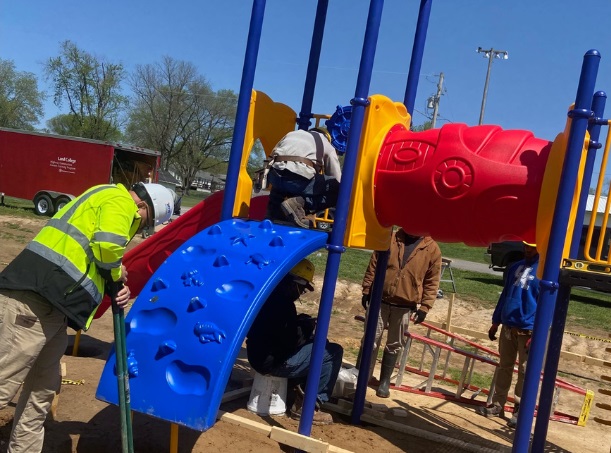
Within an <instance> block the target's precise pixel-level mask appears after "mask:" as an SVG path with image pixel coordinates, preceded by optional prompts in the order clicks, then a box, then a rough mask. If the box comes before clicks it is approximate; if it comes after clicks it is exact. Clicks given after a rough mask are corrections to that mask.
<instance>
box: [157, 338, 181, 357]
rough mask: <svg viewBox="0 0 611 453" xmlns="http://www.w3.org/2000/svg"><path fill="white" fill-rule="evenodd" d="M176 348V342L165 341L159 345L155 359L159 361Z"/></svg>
mask: <svg viewBox="0 0 611 453" xmlns="http://www.w3.org/2000/svg"><path fill="white" fill-rule="evenodd" d="M177 348H178V346H177V345H176V342H175V341H173V340H166V341H164V342H163V343H161V344H160V345H159V349H157V354H156V355H155V359H156V360H159V359H161V358H162V357H165V356H167V355H170V354H172V353H173V352H174V351H176V349H177Z"/></svg>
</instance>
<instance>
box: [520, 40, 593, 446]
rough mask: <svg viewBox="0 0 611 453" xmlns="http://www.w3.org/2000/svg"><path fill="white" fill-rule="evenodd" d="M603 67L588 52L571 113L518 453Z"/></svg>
mask: <svg viewBox="0 0 611 453" xmlns="http://www.w3.org/2000/svg"><path fill="white" fill-rule="evenodd" d="M599 63H600V54H599V53H598V51H597V50H589V51H588V52H586V54H585V56H584V59H583V65H582V68H581V75H580V78H579V86H578V88H577V96H576V98H575V108H574V109H573V110H571V111H570V112H569V115H570V116H571V117H572V119H573V121H572V124H571V129H570V131H569V138H568V144H567V152H566V156H565V158H564V164H563V166H562V175H561V178H560V187H559V188H558V198H557V199H556V206H555V209H554V218H553V220H552V228H551V231H550V239H549V245H548V249H547V253H546V257H545V265H544V268H543V278H542V279H541V283H540V285H541V293H540V294H539V299H538V301H537V312H536V315H535V325H534V329H533V336H532V342H531V346H530V352H529V354H528V363H527V366H526V375H525V378H524V390H523V393H522V400H521V404H520V413H519V415H518V425H517V427H516V434H515V438H514V442H513V450H512V451H513V452H515V453H522V452H526V451H528V450H529V448H528V447H529V443H530V431H531V428H532V422H533V417H534V411H535V405H536V400H537V392H538V389H539V379H540V376H541V368H542V365H543V357H544V355H545V345H546V342H547V334H548V330H549V328H550V324H551V321H552V314H553V312H554V305H555V298H556V290H557V289H558V275H559V271H560V261H561V259H562V250H563V246H564V243H565V240H566V228H567V225H568V222H569V217H570V210H571V204H572V199H573V193H574V191H575V184H576V182H577V171H578V168H579V161H580V159H581V150H582V148H583V140H584V137H585V133H586V129H587V127H588V120H589V118H590V116H591V115H592V111H591V110H590V108H591V102H592V94H593V93H594V84H595V83H596V75H597V72H598V65H599Z"/></svg>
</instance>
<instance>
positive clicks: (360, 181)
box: [344, 94, 411, 250]
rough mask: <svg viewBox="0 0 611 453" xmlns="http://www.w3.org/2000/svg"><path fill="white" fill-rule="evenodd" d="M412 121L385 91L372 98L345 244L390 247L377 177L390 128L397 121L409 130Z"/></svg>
mask: <svg viewBox="0 0 611 453" xmlns="http://www.w3.org/2000/svg"><path fill="white" fill-rule="evenodd" d="M410 122H411V117H410V115H409V113H407V109H406V108H405V106H404V105H403V104H402V103H401V102H393V101H392V100H391V99H389V98H387V97H386V96H383V95H381V94H374V95H372V96H370V97H369V106H368V107H367V109H366V110H365V118H364V121H363V131H362V133H361V143H360V145H359V157H358V160H357V163H356V169H355V175H354V184H353V185H352V194H351V197H350V208H349V211H348V219H347V225H346V234H345V236H344V245H345V246H347V247H355V248H366V249H371V250H386V249H388V247H389V246H390V232H391V228H390V227H383V226H382V225H380V224H379V223H378V219H377V217H376V213H375V206H374V204H373V202H374V197H373V194H374V176H375V170H376V164H377V160H378V155H379V153H380V149H381V148H382V144H383V143H384V139H385V138H386V135H387V134H388V131H389V130H390V129H391V128H392V127H393V126H395V125H397V124H400V125H402V126H404V127H405V128H407V129H409V125H410Z"/></svg>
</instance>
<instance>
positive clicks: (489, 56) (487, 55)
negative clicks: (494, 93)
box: [476, 47, 509, 125]
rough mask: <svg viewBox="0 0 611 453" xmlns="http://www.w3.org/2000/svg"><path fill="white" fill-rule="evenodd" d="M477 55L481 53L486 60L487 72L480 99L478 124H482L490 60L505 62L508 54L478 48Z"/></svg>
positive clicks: (490, 67) (490, 66)
mask: <svg viewBox="0 0 611 453" xmlns="http://www.w3.org/2000/svg"><path fill="white" fill-rule="evenodd" d="M476 52H477V53H483V54H484V58H487V59H488V71H487V72H486V83H484V95H483V97H482V108H481V109H480V112H479V123H478V124H480V125H481V124H482V123H483V122H484V109H485V108H486V97H487V96H488V82H489V81H490V70H491V69H492V59H493V58H501V59H503V60H507V59H508V58H509V54H508V53H507V51H506V50H496V49H487V50H486V49H482V48H481V47H478V48H477V50H476Z"/></svg>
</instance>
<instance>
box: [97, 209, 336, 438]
mask: <svg viewBox="0 0 611 453" xmlns="http://www.w3.org/2000/svg"><path fill="white" fill-rule="evenodd" d="M327 238H328V236H327V234H326V233H323V232H321V231H311V230H304V229H299V228H295V227H290V226H284V225H276V224H274V223H272V222H270V221H269V220H264V221H263V222H257V221H252V220H240V219H231V220H226V221H223V222H220V223H217V224H215V225H213V226H211V227H209V228H207V229H205V230H203V231H201V232H200V233H198V234H197V235H195V236H193V237H192V238H191V239H189V240H188V241H186V242H185V243H184V244H183V245H182V246H181V247H180V248H179V249H177V250H176V251H175V252H174V253H173V254H172V255H171V256H170V257H169V258H168V259H167V260H166V261H165V262H164V263H163V264H162V265H161V266H160V267H159V269H158V270H157V272H155V273H154V274H153V276H152V277H151V279H150V280H149V282H148V283H147V284H146V286H145V287H144V289H143V290H142V292H141V293H140V295H139V296H138V299H137V300H136V302H135V304H134V305H133V307H132V308H131V310H130V311H129V314H128V315H127V317H126V319H125V323H126V329H125V330H126V332H127V333H126V347H127V354H128V369H129V372H130V377H129V388H130V393H131V394H130V398H131V409H132V410H134V411H138V412H142V413H143V414H147V415H151V416H153V417H157V418H160V419H163V420H167V421H169V422H172V423H177V424H180V425H184V426H188V427H190V428H193V429H196V430H199V431H205V430H207V429H208V428H210V427H212V426H213V425H214V422H215V420H216V414H217V411H218V408H219V406H220V403H221V398H222V396H223V393H224V390H225V387H226V385H227V381H228V380H229V376H230V375H231V370H232V368H233V364H234V362H235V360H236V357H237V355H238V352H239V351H240V348H241V347H242V343H243V341H244V338H245V337H246V334H247V333H248V330H249V328H250V326H251V324H252V322H253V321H254V319H255V318H256V316H257V313H258V312H259V309H260V308H261V306H262V305H263V303H264V302H265V300H266V299H267V297H268V296H269V294H270V293H271V292H272V290H273V289H274V288H275V287H276V285H277V284H278V283H279V282H280V280H282V278H283V277H284V276H285V275H286V274H287V273H288V272H289V271H290V270H291V269H292V268H293V266H294V265H295V264H297V263H298V262H299V261H301V259H303V258H304V257H306V256H308V255H309V254H310V253H313V252H314V251H316V250H318V249H320V248H322V247H324V245H325V244H326V242H327ZM115 359H116V355H115V351H114V348H113V350H112V351H111V353H110V356H109V358H108V361H107V362H106V365H105V367H104V371H103V372H102V377H101V378H100V383H99V385H98V389H97V393H96V397H97V398H98V399H100V400H102V401H106V402H108V403H112V404H118V400H119V399H118V383H117V375H116V367H115Z"/></svg>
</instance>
